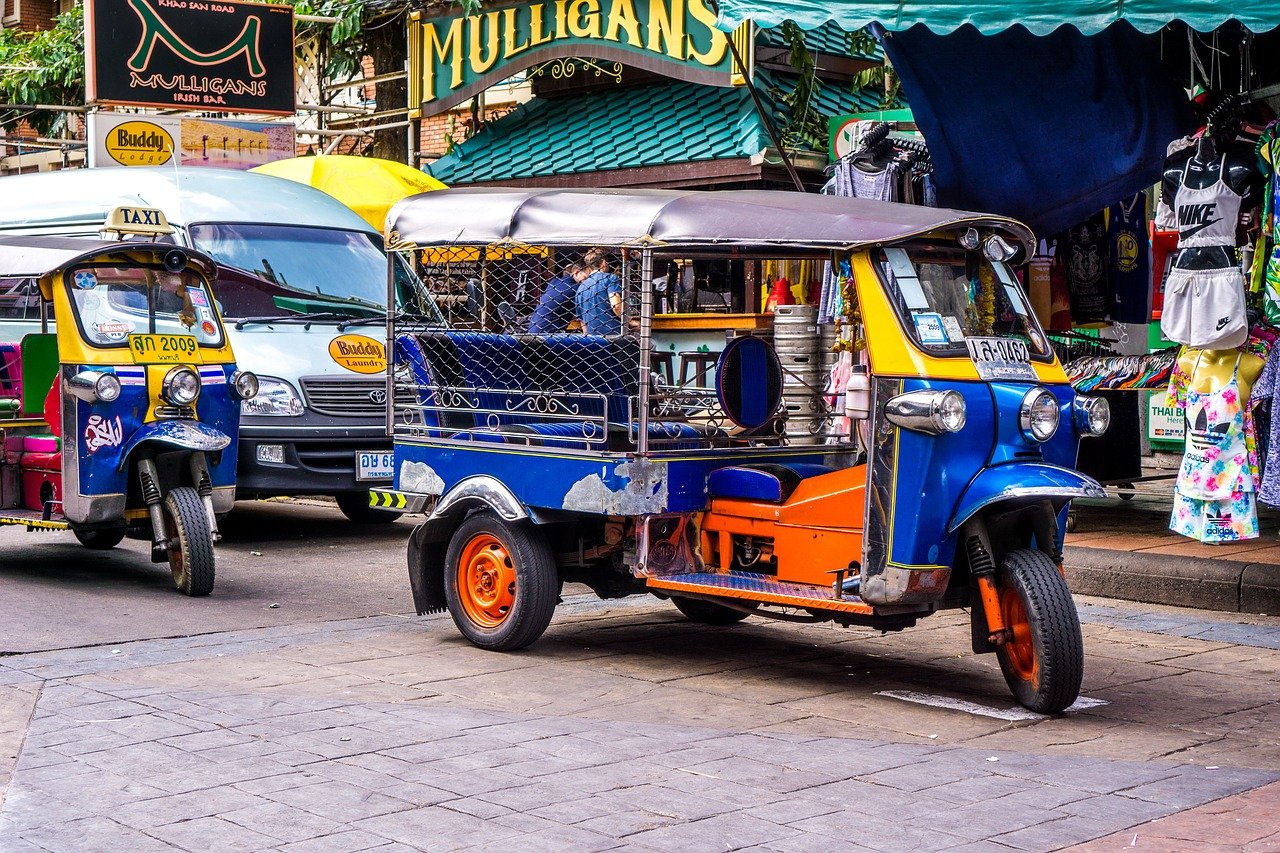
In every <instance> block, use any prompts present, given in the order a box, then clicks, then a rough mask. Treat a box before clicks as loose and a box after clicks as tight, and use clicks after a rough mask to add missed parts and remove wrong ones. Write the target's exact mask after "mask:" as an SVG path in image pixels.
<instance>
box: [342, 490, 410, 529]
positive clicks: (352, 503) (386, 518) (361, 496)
mask: <svg viewBox="0 0 1280 853" xmlns="http://www.w3.org/2000/svg"><path fill="white" fill-rule="evenodd" d="M336 498H337V501H338V509H340V510H342V514H343V515H345V516H346V517H347V520H348V521H353V522H355V523H356V524H390V523H391V522H393V521H395V520H396V519H397V518H399V517H400V516H401V513H398V512H393V511H391V510H386V509H374V508H373V507H371V506H369V493H368V492H341V493H339V494H338V495H337V496H336Z"/></svg>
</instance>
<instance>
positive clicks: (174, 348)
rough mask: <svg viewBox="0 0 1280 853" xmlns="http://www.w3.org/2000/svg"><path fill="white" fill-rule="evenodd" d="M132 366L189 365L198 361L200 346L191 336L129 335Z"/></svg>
mask: <svg viewBox="0 0 1280 853" xmlns="http://www.w3.org/2000/svg"><path fill="white" fill-rule="evenodd" d="M129 351H130V352H132V353H133V363H134V364H190V363H192V362H198V361H200V345H199V344H198V343H196V339H195V337H193V336H192V335H130V336H129Z"/></svg>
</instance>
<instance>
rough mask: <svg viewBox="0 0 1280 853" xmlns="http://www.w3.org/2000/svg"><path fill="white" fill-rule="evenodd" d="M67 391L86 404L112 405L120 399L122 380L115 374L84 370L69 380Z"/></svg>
mask: <svg viewBox="0 0 1280 853" xmlns="http://www.w3.org/2000/svg"><path fill="white" fill-rule="evenodd" d="M67 391H69V392H70V393H71V394H72V396H74V397H76V398H77V399H79V400H84V401H85V402H86V403H97V402H103V403H112V402H115V401H116V400H118V399H120V380H119V379H117V378H116V375H115V374H114V373H102V372H100V371H97V370H82V371H80V372H79V373H77V374H76V375H75V376H72V377H71V378H70V379H68V380H67Z"/></svg>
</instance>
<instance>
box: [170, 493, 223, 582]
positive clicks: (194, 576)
mask: <svg viewBox="0 0 1280 853" xmlns="http://www.w3.org/2000/svg"><path fill="white" fill-rule="evenodd" d="M164 522H165V524H164V526H165V536H166V537H168V539H169V571H171V572H172V573H173V584H174V586H176V587H177V588H178V590H179V591H180V592H182V593H183V594H184V595H190V596H193V597H195V596H201V595H208V594H209V593H211V592H213V578H214V562H213V536H212V535H211V534H210V533H209V520H208V518H206V516H205V509H204V501H202V500H201V499H200V495H199V493H198V492H196V490H195V489H193V488H191V487H190V486H178V487H177V488H175V489H173V490H172V491H170V492H169V494H167V495H165V498H164Z"/></svg>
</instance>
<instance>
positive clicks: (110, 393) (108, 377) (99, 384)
mask: <svg viewBox="0 0 1280 853" xmlns="http://www.w3.org/2000/svg"><path fill="white" fill-rule="evenodd" d="M93 390H94V393H95V394H97V395H98V399H99V400H101V401H102V402H104V403H114V402H115V401H116V400H118V399H119V398H120V380H119V379H117V378H116V375H115V374H114V373H104V374H102V375H101V376H99V377H98V379H97V381H95V382H94V383H93Z"/></svg>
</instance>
